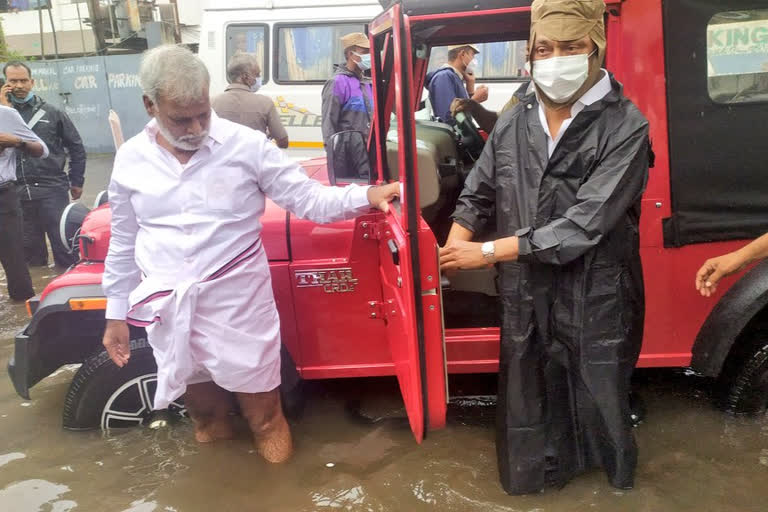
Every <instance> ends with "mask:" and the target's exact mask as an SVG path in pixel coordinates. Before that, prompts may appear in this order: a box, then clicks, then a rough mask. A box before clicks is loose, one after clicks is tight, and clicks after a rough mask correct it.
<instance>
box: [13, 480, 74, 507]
mask: <svg viewBox="0 0 768 512" xmlns="http://www.w3.org/2000/svg"><path fill="white" fill-rule="evenodd" d="M68 492H69V487H68V486H66V485H62V484H55V483H53V482H49V481H47V480H24V481H22V482H16V483H13V484H11V485H9V486H7V487H6V488H5V489H2V490H0V509H2V510H9V511H10V510H12V511H13V512H38V511H40V512H42V511H48V510H51V511H55V512H67V511H69V510H72V509H73V508H75V507H76V506H77V503H75V502H74V501H69V500H62V501H60V500H59V499H58V498H59V496H61V495H63V494H66V493H68Z"/></svg>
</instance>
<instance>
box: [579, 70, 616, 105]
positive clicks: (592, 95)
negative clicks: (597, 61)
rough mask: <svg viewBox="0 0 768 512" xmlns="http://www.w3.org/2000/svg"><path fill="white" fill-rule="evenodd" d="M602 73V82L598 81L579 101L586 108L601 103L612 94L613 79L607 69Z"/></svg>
mask: <svg viewBox="0 0 768 512" xmlns="http://www.w3.org/2000/svg"><path fill="white" fill-rule="evenodd" d="M600 71H601V72H602V73H603V76H602V78H600V80H598V81H597V83H596V84H595V85H593V86H592V87H591V88H590V89H589V90H588V91H587V92H585V93H584V94H583V95H582V96H581V98H579V100H578V101H579V103H582V104H583V105H584V106H588V105H591V104H593V103H596V102H598V101H600V100H601V99H603V98H605V97H606V96H607V95H608V93H609V92H611V77H610V76H609V75H608V71H606V70H605V69H600Z"/></svg>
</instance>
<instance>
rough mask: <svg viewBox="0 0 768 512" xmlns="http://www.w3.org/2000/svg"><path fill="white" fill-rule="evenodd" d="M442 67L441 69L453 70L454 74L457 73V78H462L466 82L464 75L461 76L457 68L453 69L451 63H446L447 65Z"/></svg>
mask: <svg viewBox="0 0 768 512" xmlns="http://www.w3.org/2000/svg"><path fill="white" fill-rule="evenodd" d="M440 67H441V68H448V69H452V70H453V72H454V73H456V76H458V77H459V78H461V79H462V80H464V75H462V74H461V72H460V71H459V70H458V69H456V68H455V67H453V66H452V65H451V64H450V63H448V62H446V63H445V64H443V65H442V66H440Z"/></svg>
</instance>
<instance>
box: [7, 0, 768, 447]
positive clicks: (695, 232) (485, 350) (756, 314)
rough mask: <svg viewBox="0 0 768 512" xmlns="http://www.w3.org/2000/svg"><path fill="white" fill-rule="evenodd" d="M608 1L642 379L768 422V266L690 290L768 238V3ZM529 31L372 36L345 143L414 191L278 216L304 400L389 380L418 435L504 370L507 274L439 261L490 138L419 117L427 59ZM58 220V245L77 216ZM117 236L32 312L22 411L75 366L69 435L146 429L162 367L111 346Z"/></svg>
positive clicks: (495, 1) (394, 31)
mask: <svg viewBox="0 0 768 512" xmlns="http://www.w3.org/2000/svg"><path fill="white" fill-rule="evenodd" d="M607 4H608V9H607V14H606V27H607V32H608V54H607V63H606V67H607V68H608V69H609V70H611V71H612V72H613V73H614V74H615V76H616V77H617V79H618V80H620V81H621V82H623V84H624V85H625V91H626V94H627V95H628V96H629V97H630V98H631V99H632V100H633V101H634V102H635V103H636V104H637V106H638V107H639V108H640V109H641V110H642V111H643V112H644V113H645V115H646V116H647V118H648V119H649V121H650V124H651V137H652V141H653V148H654V150H655V153H656V162H655V167H654V168H653V169H652V170H651V177H650V182H649V184H648V188H647V191H646V193H645V197H644V199H643V213H642V219H641V245H642V249H641V250H642V256H643V262H644V267H645V279H646V283H645V289H646V300H647V315H646V325H645V339H644V344H643V351H642V354H641V356H640V362H639V366H643V367H671V366H689V365H690V366H692V367H693V368H694V370H696V371H697V372H700V373H701V374H703V375H706V376H711V377H718V378H719V381H718V389H719V396H720V397H721V398H722V399H723V402H722V403H723V404H724V405H725V407H726V408H727V409H729V410H732V411H738V412H757V411H761V410H763V409H764V408H765V407H766V405H767V404H768V338H765V337H764V336H763V333H764V332H765V331H764V328H765V326H766V325H768V308H766V304H768V265H758V266H757V267H755V268H754V269H752V270H751V271H750V272H748V273H746V274H744V275H743V276H742V277H741V278H740V279H739V280H738V281H737V282H735V284H734V285H733V286H731V287H730V289H728V287H723V288H721V289H720V292H719V294H718V297H717V298H715V299H714V300H712V299H710V300H706V299H703V298H702V297H700V296H698V295H697V293H696V292H695V290H694V286H693V282H694V274H695V271H696V269H697V268H698V266H699V265H700V264H701V263H702V262H703V261H704V260H705V259H706V258H708V257H711V256H713V255H716V254H719V253H723V252H725V251H730V250H733V249H734V248H736V247H738V246H739V245H741V244H742V243H743V242H738V241H734V240H738V239H742V240H743V239H747V238H751V237H755V236H758V235H760V234H762V233H764V232H765V231H768V215H766V206H767V205H766V203H768V201H767V200H766V198H768V180H766V179H765V177H764V173H765V165H766V161H768V150H767V149H766V144H765V137H764V134H763V132H762V130H759V129H758V127H759V126H761V125H762V122H764V121H765V120H766V119H768V103H767V102H768V68H767V67H766V64H765V63H766V62H767V61H768V8H766V5H765V2H764V0H695V1H694V0H624V1H619V0H608V1H607ZM529 23H530V1H527V0H476V1H474V2H471V3H467V2H464V1H461V0H418V1H417V0H399V1H397V2H394V3H393V5H391V6H389V8H388V9H387V10H385V11H384V12H383V13H382V14H381V15H379V16H378V17H377V18H376V19H374V20H373V21H372V22H371V23H370V26H369V33H370V40H371V45H372V49H373V51H372V54H373V70H372V75H373V76H372V77H373V81H374V92H375V94H374V96H375V108H376V112H375V117H374V119H373V129H372V132H371V134H370V136H369V137H368V138H367V141H366V140H363V137H362V135H360V134H359V133H350V132H346V133H345V134H341V135H339V137H340V139H339V141H340V142H347V143H354V142H357V143H358V144H359V146H361V147H363V148H365V147H366V144H367V148H368V150H369V157H370V159H369V161H370V162H372V163H371V164H370V168H371V172H370V176H371V177H370V180H371V181H389V180H395V179H399V180H401V181H402V182H403V184H404V190H405V192H404V194H403V197H402V198H401V200H400V202H399V203H396V204H395V205H394V208H392V209H391V211H390V212H389V213H388V214H382V213H370V214H368V215H366V216H363V217H360V218H358V219H356V220H353V221H347V222H340V223H336V224H332V225H325V226H319V225H316V224H313V223H311V222H308V221H304V220H300V219H297V218H295V217H293V216H291V215H289V214H287V213H286V212H285V211H283V210H281V209H279V208H278V207H277V206H276V205H274V204H270V205H269V206H268V208H267V211H266V214H265V217H264V219H263V223H264V232H263V241H264V244H265V247H266V251H267V254H268V255H269V259H270V266H271V271H272V280H273V283H274V292H275V296H276V299H277V304H278V308H279V311H280V318H281V322H282V339H283V343H284V347H285V349H286V350H285V351H284V355H285V357H284V358H283V359H284V360H283V362H284V367H285V372H284V373H285V375H286V378H285V384H284V386H283V388H284V389H283V391H284V393H286V394H288V395H290V394H291V392H292V390H295V389H296V388H295V382H296V379H293V380H291V379H290V378H289V377H290V376H291V375H294V376H298V377H300V378H301V379H330V378H341V377H370V376H385V375H396V376H397V377H398V379H399V383H400V388H401V391H402V395H403V399H404V401H405V406H406V409H407V412H408V417H409V420H410V425H411V427H412V429H413V433H414V435H415V437H416V439H417V440H418V441H420V440H421V439H422V438H423V436H424V435H425V434H426V432H427V431H428V430H430V429H437V428H440V427H442V426H443V425H444V424H445V415H446V402H447V399H448V396H449V389H448V386H447V382H448V381H447V375H448V374H455V373H486V372H495V371H497V367H498V352H499V345H498V344H499V328H498V325H499V322H498V314H497V297H496V296H497V290H496V286H495V270H494V269H492V268H491V269H483V270H472V271H461V272H459V274H457V275H456V276H455V277H452V278H451V279H450V281H448V280H446V279H444V278H441V275H440V271H439V269H438V264H437V261H438V257H437V251H438V246H439V245H440V244H442V243H443V242H444V239H445V236H446V233H447V229H448V227H449V226H450V223H451V219H450V215H451V213H452V211H453V209H454V206H455V202H456V198H457V195H458V193H459V192H460V191H461V188H462V184H463V181H464V178H465V177H466V176H467V174H468V173H469V172H470V171H471V167H472V162H473V156H474V155H477V153H478V151H479V150H481V149H482V145H483V138H482V137H481V136H480V134H478V131H477V129H476V127H475V125H474V124H473V123H472V122H471V120H470V121H469V122H464V123H460V124H459V125H458V126H457V127H456V128H452V127H450V126H448V125H445V124H441V123H437V122H431V121H417V120H415V116H414V110H415V109H417V108H418V106H419V104H420V102H421V99H422V94H421V91H422V90H423V85H424V80H425V75H426V72H427V67H428V63H429V58H430V52H431V51H432V50H433V48H438V47H444V46H447V45H450V44H456V43H463V42H468V41H470V42H473V43H475V42H477V43H491V42H501V41H526V40H527V38H528V31H529ZM519 78H520V80H521V81H522V80H524V79H525V77H523V76H520V77H519ZM490 85H491V87H493V84H490ZM344 138H346V139H348V140H346V141H345V140H344ZM340 161H341V163H337V162H335V161H334V162H333V163H334V165H332V166H330V167H331V168H330V169H329V168H328V167H327V166H326V161H325V159H317V160H311V161H309V162H306V163H305V164H304V166H305V169H306V171H307V173H308V174H309V175H311V176H312V177H313V178H314V179H317V180H320V181H322V182H326V183H328V182H330V183H331V184H334V185H339V186H340V185H343V183H342V181H345V179H343V178H342V177H343V176H348V175H349V174H350V171H354V172H353V173H352V174H353V175H358V172H357V171H359V169H349V168H343V165H344V164H343V159H340ZM358 163H359V160H358ZM360 165H361V166H363V167H364V166H366V165H367V162H362V163H360ZM346 181H349V180H346ZM76 209H77V208H75V207H73V210H72V211H74V210H76ZM63 221H64V222H63V224H62V225H63V228H64V231H65V232H66V231H67V222H68V221H71V217H67V218H65V219H63ZM109 225H110V210H109V207H108V206H107V205H103V206H101V207H99V208H97V209H95V210H94V211H92V212H90V214H89V215H88V216H87V218H86V219H85V221H84V222H83V223H82V228H81V229H80V230H79V233H78V234H77V236H76V237H74V238H75V240H76V241H78V242H79V251H80V255H81V261H80V262H79V263H78V264H77V265H76V266H74V267H73V268H72V269H71V270H70V271H68V272H67V273H65V274H64V275H62V276H60V277H58V278H57V279H55V280H54V281H52V282H51V283H50V284H49V285H48V287H47V288H46V289H45V291H44V292H43V293H42V294H41V295H40V296H39V297H36V298H33V299H31V300H30V302H29V309H30V314H31V316H32V318H31V321H30V323H29V325H27V326H26V327H25V328H24V330H23V331H22V332H21V333H20V334H19V335H18V336H17V337H16V350H15V355H14V357H13V359H12V360H11V362H10V363H9V368H8V369H9V374H10V376H11V379H12V380H13V383H14V385H15V387H16V390H17V391H18V393H19V394H20V395H21V396H23V397H25V398H29V390H30V388H31V387H32V386H34V385H35V384H36V383H37V382H39V381H40V380H41V379H43V378H45V377H46V376H48V375H50V374H51V373H53V372H54V371H55V370H56V369H57V368H59V367H60V366H62V365H64V364H68V363H82V367H81V368H80V370H79V371H78V372H77V374H76V375H75V377H74V379H73V382H72V384H71V387H70V390H69V393H68V395H67V398H66V401H65V404H64V426H65V427H66V428H73V429H83V428H99V427H101V428H104V429H107V428H114V427H122V426H128V425H131V424H139V423H142V422H143V421H145V419H146V417H147V416H148V414H149V412H150V404H151V396H152V393H153V391H154V379H155V377H154V373H155V363H154V360H153V357H152V353H151V348H150V347H149V345H148V344H147V342H146V339H145V335H144V333H143V332H141V331H140V330H134V331H133V336H132V337H133V340H132V342H131V343H132V350H133V351H134V353H133V355H132V357H131V359H130V362H129V363H128V365H127V367H125V368H123V369H118V368H117V367H116V366H115V365H114V364H113V363H112V362H111V361H110V360H109V358H108V357H107V355H106V353H105V352H104V351H103V349H102V346H101V335H102V331H103V327H104V307H105V299H104V297H103V294H102V291H101V274H102V271H103V268H104V257H105V255H106V253H107V246H108V244H109ZM64 236H65V238H68V239H69V236H70V235H69V234H67V233H65V234H64ZM483 236H484V237H486V238H487V239H491V238H493V236H494V234H493V233H490V232H489V233H484V234H483ZM180 407H181V405H180Z"/></svg>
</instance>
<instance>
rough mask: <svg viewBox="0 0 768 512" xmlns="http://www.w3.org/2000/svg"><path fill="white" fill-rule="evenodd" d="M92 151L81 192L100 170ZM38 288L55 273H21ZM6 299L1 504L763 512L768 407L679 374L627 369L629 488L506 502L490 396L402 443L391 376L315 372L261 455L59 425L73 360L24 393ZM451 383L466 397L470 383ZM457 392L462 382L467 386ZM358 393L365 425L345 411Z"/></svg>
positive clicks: (572, 490) (16, 309) (15, 319)
mask: <svg viewBox="0 0 768 512" xmlns="http://www.w3.org/2000/svg"><path fill="white" fill-rule="evenodd" d="M108 169H109V160H108V159H98V158H92V159H91V160H90V162H89V174H88V183H87V186H86V197H85V200H84V202H85V203H86V204H90V203H91V202H92V200H93V198H94V197H95V195H96V193H97V192H98V191H99V190H100V189H102V188H103V187H104V186H105V184H106V181H107V179H108ZM33 274H34V280H35V285H36V288H37V290H38V291H39V290H42V288H43V287H44V285H45V283H46V282H47V281H48V280H49V279H50V278H51V277H52V276H53V272H52V271H51V270H49V269H34V270H33ZM25 317H26V314H25V312H24V307H23V306H22V305H14V304H10V303H8V301H7V299H6V293H5V280H4V276H2V273H0V367H1V368H2V370H0V511H3V512H6V511H7V512H33V511H45V512H66V511H77V512H81V511H83V512H92V511H97V512H98V511H110V512H111V511H118V512H122V511H131V512H152V511H156V512H161V511H175V512H190V511H192V512H196V511H211V510H215V511H224V512H227V511H262V510H263V511H270V512H271V511H312V510H331V509H334V510H351V511H384V510H386V511H411V510H416V511H418V510H439V511H478V512H479V511H504V512H513V511H514V512H524V511H525V512H534V511H535V512H555V511H568V512H581V511H610V512H613V511H618V510H620V511H622V512H623V511H626V512H634V511H638V512H639V511H643V512H645V511H647V512H666V511H681V512H687V511H691V512H693V511H695V512H709V511H718V512H720V511H739V512H752V511H754V512H758V511H759V512H764V511H766V510H768V485H766V483H767V482H768V417H763V418H756V419H755V418H752V419H746V418H732V417H728V416H726V415H724V414H722V413H720V412H718V411H716V410H714V409H713V407H712V406H711V405H710V401H709V397H708V396H707V390H708V385H709V383H708V382H707V381H705V380H702V379H699V378H696V377H693V376H688V375H686V374H685V372H683V371H645V372H640V373H639V375H638V379H637V386H636V387H637V389H638V391H639V393H640V394H641V395H642V397H643V398H644V399H645V402H646V405H647V409H648V415H647V418H646V420H645V423H644V424H643V425H641V426H640V427H639V428H638V429H637V430H636V434H637V439H638V444H639V446H640V462H639V467H638V475H637V486H636V488H635V489H634V490H633V491H628V492H620V491H616V490H614V489H612V488H611V487H610V486H609V485H608V484H607V482H606V480H605V477H604V475H603V474H602V473H599V472H595V473H590V474H587V475H584V476H581V477H579V478H577V479H576V480H574V481H573V482H571V483H570V484H569V485H567V486H566V487H565V488H564V489H562V490H561V491H555V492H550V493H548V494H544V495H540V496H528V497H515V498H513V497H509V496H506V495H505V494H504V493H503V491H502V489H501V487H500V486H499V484H498V480H497V475H496V467H495V451H494V443H493V439H494V432H493V419H492V418H493V408H492V407H491V406H475V407H458V406H452V407H451V410H450V413H449V420H448V426H447V428H445V429H443V430H442V431H439V432H435V433H432V434H430V436H429V437H428V439H426V440H425V441H424V443H423V444H422V445H421V446H418V445H416V443H415V442H414V441H413V439H412V437H411V434H410V431H409V430H408V428H407V426H406V424H405V423H404V422H403V421H402V420H401V419H398V418H399V417H400V416H402V414H403V413H402V410H401V409H400V401H399V396H398V391H397V386H396V383H395V382H394V381H393V380H389V379H378V380H373V381H371V380H367V381H334V382H325V383H312V384H311V385H310V386H309V389H308V391H307V393H308V402H307V407H306V410H305V412H304V415H303V417H302V418H301V419H300V420H299V421H298V422H295V423H294V424H293V432H294V435H295V439H296V456H295V457H294V458H293V459H292V460H291V461H290V462H289V463H287V464H285V465H282V466H268V465H267V464H266V463H264V462H262V461H261V460H260V458H259V457H258V456H257V455H256V454H255V453H254V452H253V450H252V449H251V446H250V444H249V441H248V439H247V436H246V432H245V430H244V429H242V430H241V432H240V436H239V438H238V439H237V440H235V441H229V442H223V443H219V444H217V445H215V446H211V445H204V446H201V445H197V444H195V442H194V441H193V437H192V429H191V426H190V425H189V424H188V423H181V424H179V425H177V426H176V427H175V428H173V429H170V430H166V431H160V432H153V431H148V430H138V429H136V430H130V431H126V432H120V433H112V434H110V435H102V434H101V433H99V432H85V433H83V432H67V431H64V430H63V429H62V428H61V411H62V403H63V399H64V396H65V394H66V391H67V386H68V384H69V381H70V380H71V378H72V376H73V375H74V371H75V368H64V369H62V370H60V371H59V372H58V373H57V374H56V375H55V376H52V377H49V378H47V379H45V380H44V381H42V382H41V383H40V384H38V385H37V386H35V387H34V388H33V389H32V398H33V399H32V400H31V401H24V400H23V399H21V398H19V397H18V396H17V395H16V393H15V392H14V391H13V388H12V386H11V383H10V381H9V379H8V378H7V375H6V372H5V366H6V364H7V361H8V358H9V357H10V355H11V354H12V350H13V335H14V334H15V333H16V331H17V330H19V329H20V328H21V327H22V326H23V324H24V323H25V321H26V318H25ZM480 380H482V379H472V380H469V381H467V380H462V381H452V392H457V391H460V390H463V391H465V392H467V391H469V392H477V389H476V386H472V384H476V383H477V381H480ZM470 387H472V388H473V389H471V391H470ZM357 401H359V403H360V411H361V412H362V413H364V414H365V415H366V416H367V417H385V418H386V419H383V420H382V421H377V422H370V421H369V422H365V421H362V420H361V417H360V416H359V415H356V414H351V413H350V407H349V405H350V404H351V403H353V402H357Z"/></svg>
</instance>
